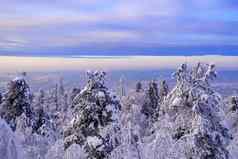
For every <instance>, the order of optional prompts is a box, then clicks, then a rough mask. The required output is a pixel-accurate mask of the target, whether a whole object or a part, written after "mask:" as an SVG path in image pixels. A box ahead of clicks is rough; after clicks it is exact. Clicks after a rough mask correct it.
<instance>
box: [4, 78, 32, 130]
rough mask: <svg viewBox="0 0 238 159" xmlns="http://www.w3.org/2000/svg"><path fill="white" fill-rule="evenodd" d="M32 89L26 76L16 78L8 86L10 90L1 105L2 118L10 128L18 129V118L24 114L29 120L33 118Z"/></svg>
mask: <svg viewBox="0 0 238 159" xmlns="http://www.w3.org/2000/svg"><path fill="white" fill-rule="evenodd" d="M30 98H31V94H30V87H29V85H28V84H27V82H26V80H25V74H24V75H22V76H21V77H16V78H15V79H13V80H12V81H10V83H9V84H8V89H7V92H6V94H5V95H4V98H3V102H2V104H1V114H0V115H1V117H2V118H3V119H5V120H6V122H7V123H8V124H10V127H11V128H12V129H13V130H15V129H16V118H17V117H19V116H21V115H22V114H23V113H24V114H25V116H26V117H27V118H28V119H29V123H28V124H29V125H30V124H31V123H30V119H31V118H32V110H31V106H30V103H31V100H30Z"/></svg>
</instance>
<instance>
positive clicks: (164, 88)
mask: <svg viewBox="0 0 238 159" xmlns="http://www.w3.org/2000/svg"><path fill="white" fill-rule="evenodd" d="M168 93H169V86H168V84H167V82H166V80H162V81H161V82H160V87H159V100H160V103H161V102H163V100H164V98H165V97H166V96H167V95H168Z"/></svg>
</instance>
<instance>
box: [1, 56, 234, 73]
mask: <svg viewBox="0 0 238 159" xmlns="http://www.w3.org/2000/svg"><path fill="white" fill-rule="evenodd" d="M98 58H100V60H99V59H98ZM0 59H1V60H0V65H1V66H5V67H4V69H0V73H12V72H21V71H27V72H39V71H43V72H44V71H46V72H48V71H69V70H71V71H85V70H87V69H103V70H107V71H112V70H141V69H142V70H146V69H175V68H177V67H178V66H179V65H180V64H181V63H184V62H186V63H188V64H189V65H194V64H196V63H197V62H205V63H215V64H216V65H217V66H218V67H219V69H221V70H222V69H236V68H237V67H238V57H232V56H217V55H214V56H129V57H128V56H120V57H119V58H118V57H96V56H95V57H83V58H80V57H79V58H70V57H68V58H59V57H57V58H47V57H44V58H42V57H14V56H11V57H9V56H0Z"/></svg>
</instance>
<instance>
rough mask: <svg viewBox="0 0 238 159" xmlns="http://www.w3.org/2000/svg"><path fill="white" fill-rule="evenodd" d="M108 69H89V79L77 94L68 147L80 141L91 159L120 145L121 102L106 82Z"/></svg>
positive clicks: (66, 141) (101, 157) (106, 154)
mask: <svg viewBox="0 0 238 159" xmlns="http://www.w3.org/2000/svg"><path fill="white" fill-rule="evenodd" d="M105 75H106V73H105V72H98V71H96V72H87V76H88V83H87V85H86V86H85V88H84V89H83V90H82V91H81V92H80V93H79V94H78V95H77V96H76V97H75V98H74V101H73V107H74V118H73V121H72V123H71V124H70V125H69V127H68V128H67V129H66V130H65V132H64V147H65V149H68V148H69V147H70V146H71V145H73V144H74V143H76V144H79V145H80V146H81V147H82V148H83V149H84V151H85V152H86V154H87V158H89V159H104V158H108V157H109V156H110V153H111V152H112V151H113V149H114V148H115V147H116V146H118V145H119V141H120V140H119V138H118V137H119V134H118V133H119V125H118V120H119V111H120V104H119V102H118V101H117V100H116V99H115V98H114V97H112V96H111V94H110V92H109V91H108V89H107V88H106V87H105V85H104V80H105Z"/></svg>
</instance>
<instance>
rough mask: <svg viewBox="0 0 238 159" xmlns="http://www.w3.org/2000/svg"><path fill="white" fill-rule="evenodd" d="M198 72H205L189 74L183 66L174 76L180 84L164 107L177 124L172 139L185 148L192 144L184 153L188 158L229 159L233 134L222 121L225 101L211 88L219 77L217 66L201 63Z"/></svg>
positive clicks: (184, 65) (191, 72)
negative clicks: (217, 76)
mask: <svg viewBox="0 0 238 159" xmlns="http://www.w3.org/2000/svg"><path fill="white" fill-rule="evenodd" d="M200 67H201V68H200ZM198 70H203V71H199V72H193V71H190V70H189V69H188V67H187V65H186V64H183V65H181V67H180V68H179V69H178V70H177V72H176V73H175V74H174V75H175V77H176V79H177V84H176V86H175V88H174V89H173V90H172V91H171V92H170V93H169V95H168V96H167V97H166V102H167V104H165V106H164V109H165V112H166V114H167V115H168V116H169V117H170V120H172V121H173V122H174V123H175V124H173V125H174V126H173V127H174V128H172V127H171V128H170V129H171V131H172V130H173V131H174V133H173V135H172V138H173V139H174V140H176V143H180V142H183V145H180V146H182V147H185V146H186V145H189V146H188V148H186V149H184V150H183V153H184V154H185V156H186V157H187V158H199V159H200V158H202V159H205V158H219V159H226V158H228V157H229V153H228V150H227V149H226V147H227V145H228V143H229V141H230V140H231V135H230V134H229V133H228V129H227V128H226V127H225V125H224V124H223V121H222V120H223V119H224V107H225V106H224V103H223V101H222V98H221V96H220V95H219V94H218V93H217V92H215V91H214V90H213V89H212V87H211V85H210V82H211V81H212V80H213V79H214V78H215V77H216V71H215V65H214V64H211V65H203V64H198V66H197V68H196V69H195V71H198ZM194 75H196V76H194ZM166 102H165V103H166ZM167 123H169V121H167ZM184 141H187V142H184ZM178 147H179V146H178ZM172 151H176V150H175V149H172Z"/></svg>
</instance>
